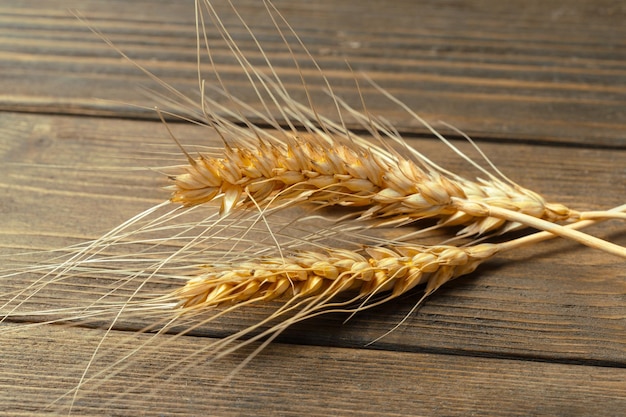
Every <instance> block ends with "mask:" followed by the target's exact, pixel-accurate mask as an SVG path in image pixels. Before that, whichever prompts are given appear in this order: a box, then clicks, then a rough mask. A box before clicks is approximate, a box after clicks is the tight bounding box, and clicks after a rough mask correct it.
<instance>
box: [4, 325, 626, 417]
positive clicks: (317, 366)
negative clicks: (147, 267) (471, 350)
mask: <svg viewBox="0 0 626 417" xmlns="http://www.w3.org/2000/svg"><path fill="white" fill-rule="evenodd" d="M101 337H102V332H101V331H97V330H89V329H77V328H74V329H66V328H62V327H59V326H43V327H38V328H33V329H31V330H30V331H29V332H28V334H27V335H24V334H22V333H20V332H17V333H9V334H8V336H3V343H2V344H0V354H1V355H2V358H3V367H4V368H5V369H11V372H3V373H2V374H1V375H0V387H1V388H2V389H0V410H2V411H0V414H1V415H7V416H8V415H11V416H40V415H41V416H43V415H50V414H49V413H50V412H54V411H60V412H63V411H67V403H68V400H67V399H66V398H65V399H63V398H62V399H60V400H58V399H59V397H61V396H62V395H64V394H66V393H67V392H69V391H70V390H71V389H72V388H73V387H74V386H75V384H76V383H77V379H78V376H79V375H80V372H79V373H76V372H72V373H68V371H69V370H72V371H75V370H76V368H77V367H79V369H80V367H82V366H84V364H85V363H86V362H87V361H88V360H89V359H90V357H91V354H92V350H91V349H90V348H89V346H88V345H86V344H83V343H79V341H80V340H93V339H96V340H98V339H99V338H101ZM107 337H108V339H109V340H112V341H117V340H118V339H125V338H126V337H127V334H124V333H123V332H122V333H121V334H120V333H119V332H113V333H111V334H109V335H108V336H107ZM145 338H146V336H145V335H144V336H143V337H139V336H138V337H136V338H135V343H141V341H142V340H144V339H145ZM210 341H211V339H207V338H193V337H186V338H184V340H179V341H178V342H175V343H172V344H171V345H169V347H168V351H167V354H163V355H159V357H154V358H150V359H148V360H145V361H142V362H141V366H138V367H132V368H129V369H126V370H124V371H123V372H122V373H121V374H119V375H114V376H109V378H107V380H106V381H102V379H100V378H98V382H100V383H102V382H103V383H102V384H100V385H99V386H98V387H97V389H95V390H93V386H91V385H90V384H89V383H87V384H85V385H84V387H83V388H84V390H83V392H81V393H80V396H79V399H78V401H76V402H75V405H74V407H73V412H74V414H73V415H81V416H96V415H107V416H128V415H167V416H177V415H180V416H183V415H212V416H235V415H259V416H275V415H281V416H299V415H304V414H306V415H311V416H327V415H329V414H330V415H341V416H379V415H385V416H427V415H446V416H467V415H472V414H475V415H481V416H503V415H506V416H528V415H532V416H583V415H593V416H615V415H620V413H621V412H622V411H623V409H624V407H626V395H625V393H626V382H625V381H624V377H623V376H624V370H623V369H618V368H606V367H594V366H575V365H562V364H552V363H541V362H528V361H517V360H503V359H486V358H468V357H464V356H456V355H437V354H428V353H398V352H386V351H377V350H366V349H360V350H357V349H341V348H328V347H311V346H299V345H282V344H274V345H273V346H272V347H271V348H270V349H268V350H266V351H265V352H264V353H262V354H261V355H260V356H258V357H257V358H256V359H255V360H253V361H252V362H251V363H250V364H249V365H248V366H247V367H246V368H244V369H243V370H242V371H241V372H240V373H239V374H237V375H235V376H234V378H233V379H232V380H231V381H230V382H229V383H228V384H226V385H225V386H222V387H221V388H220V389H214V388H213V387H215V384H216V382H217V381H219V378H220V377H223V376H224V375H227V374H228V373H229V372H231V371H232V369H233V367H234V366H236V365H237V363H239V361H241V360H242V359H243V355H241V354H238V355H235V357H231V358H229V359H227V360H225V361H220V362H217V363H214V364H212V365H211V366H210V367H209V369H207V366H204V365H203V364H202V360H201V359H200V358H198V359H197V361H196V363H195V364H194V363H193V362H192V363H191V364H189V363H187V362H184V363H183V364H177V366H178V368H174V370H172V371H170V372H168V373H167V374H166V375H161V374H160V371H161V370H163V369H164V368H165V367H166V366H168V365H171V364H172V363H176V362H177V361H179V360H180V359H181V358H185V357H187V356H188V355H192V354H194V353H197V352H198V351H200V350H202V349H203V348H204V347H205V346H206V344H207V343H209V342H210ZM105 359H106V358H105ZM183 365H191V366H187V367H186V368H184V374H182V375H172V373H174V372H175V371H177V370H180V367H182V366H183ZM51 370H54V372H51ZM88 376H89V375H88ZM170 377H173V379H172V380H170V381H169V382H168V383H164V381H163V379H165V378H170ZM129 390H130V392H129ZM124 393H126V395H122V394H124ZM55 400H58V401H57V402H56V403H55V404H51V403H52V402H53V401H55ZM46 406H48V408H47V409H45V408H44V407H46Z"/></svg>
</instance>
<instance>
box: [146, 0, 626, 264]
mask: <svg viewBox="0 0 626 417" xmlns="http://www.w3.org/2000/svg"><path fill="white" fill-rule="evenodd" d="M231 6H232V5H231ZM266 9H267V11H268V15H269V16H270V17H271V19H272V21H273V22H274V25H275V27H276V30H277V31H278V33H279V35H280V36H281V38H282V39H283V41H284V43H285V46H286V48H287V50H288V52H289V54H290V56H292V57H293V62H294V66H295V67H296V69H297V71H298V73H299V74H300V78H301V83H302V89H303V90H304V92H305V95H306V99H307V102H306V104H303V103H301V102H298V101H297V100H295V99H294V98H293V97H292V96H291V95H290V94H289V92H288V90H287V88H286V87H285V85H284V84H283V83H282V82H281V80H280V77H279V76H278V74H277V72H276V71H275V69H274V67H273V65H272V62H271V61H270V59H269V58H268V56H267V54H266V53H265V51H264V50H263V47H262V46H261V44H260V43H259V41H258V40H257V38H256V37H255V35H254V33H253V32H252V30H251V29H250V28H249V27H248V26H247V24H246V23H245V21H244V20H243V19H242V18H241V16H239V15H238V14H237V16H238V17H239V20H240V22H241V24H242V26H243V28H244V30H245V31H247V33H248V34H249V36H250V39H252V40H253V42H254V44H255V45H256V48H257V50H258V51H259V53H260V54H261V56H262V58H263V60H264V63H265V67H264V68H265V70H266V71H263V70H262V69H260V68H258V67H256V66H255V65H253V64H252V63H251V62H250V61H249V60H248V59H247V58H246V56H245V55H244V54H243V52H242V51H241V50H240V49H239V47H238V46H237V44H236V42H235V41H234V40H233V38H232V37H231V35H230V33H229V31H228V28H226V27H225V26H224V24H223V23H222V21H221V20H220V19H219V16H217V14H216V13H215V10H214V9H213V8H212V6H211V4H210V3H208V2H199V3H197V4H196V11H197V21H198V37H197V42H198V51H200V50H201V49H204V50H205V51H206V54H207V57H208V60H209V63H210V66H211V68H212V70H213V71H214V72H215V73H216V74H217V75H216V76H217V79H218V83H219V86H216V87H214V88H213V89H212V90H211V91H212V92H215V93H217V94H218V95H221V96H222V97H223V98H225V99H226V100H227V102H228V103H230V104H231V105H232V109H227V108H226V107H225V106H224V105H222V104H220V103H219V102H218V101H217V100H214V99H211V98H209V97H208V96H207V94H206V93H205V88H206V86H205V83H204V82H203V81H202V79H201V76H200V75H199V77H198V81H199V85H200V87H201V100H200V102H199V103H195V104H192V103H190V102H189V100H188V99H186V98H185V100H183V101H182V102H180V103H179V104H178V109H179V110H184V109H185V108H187V113H188V114H191V115H195V117H203V118H204V123H206V125H208V126H210V127H211V128H212V129H214V130H215V131H216V132H218V134H219V136H220V137H221V138H222V140H223V141H224V143H225V149H224V151H223V154H222V155H221V156H211V155H206V154H204V153H199V154H198V156H197V157H196V158H189V155H187V156H188V160H189V164H187V165H185V166H181V167H180V169H179V171H178V172H177V173H176V172H175V173H173V174H171V175H170V178H171V180H172V185H171V186H170V187H168V189H169V190H170V191H171V192H172V196H171V201H172V202H174V203H179V204H182V205H183V206H187V207H191V206H196V205H202V204H205V203H207V202H213V201H217V202H219V203H220V213H221V214H223V215H228V214H229V213H231V212H232V211H234V210H237V209H239V208H251V207H252V208H256V207H261V208H262V209H263V210H265V209H266V208H267V207H272V208H274V209H280V208H285V207H289V206H293V205H295V204H300V203H303V202H308V203H315V204H317V205H319V206H323V207H328V206H336V205H340V206H346V207H350V208H353V209H354V212H353V214H352V216H353V217H355V218H357V219H360V220H365V219H367V220H369V219H375V220H376V221H377V222H378V224H380V225H384V226H389V225H401V224H406V223H409V222H412V221H415V220H420V219H425V218H437V219H439V225H440V226H441V227H455V226H464V228H463V229H461V230H460V231H459V232H458V233H459V235H461V236H464V237H471V236H477V235H485V234H494V233H505V232H508V231H511V230H514V229H517V228H521V227H534V228H539V229H541V230H550V231H551V232H552V233H555V234H558V235H560V236H562V237H565V238H568V239H573V240H576V241H578V242H580V243H583V244H585V245H588V246H592V247H595V248H598V249H601V250H605V251H607V252H609V253H612V254H615V255H617V256H621V257H626V250H625V249H624V248H622V247H620V246H617V245H614V244H612V243H610V242H605V241H602V240H599V239H597V238H595V237H593V236H589V235H587V234H584V233H581V232H577V231H573V230H568V229H564V228H563V227H562V226H560V225H559V224H558V223H562V222H571V221H579V220H582V219H593V218H596V219H601V218H602V219H606V218H620V219H624V217H625V216H624V215H623V214H621V213H620V214H617V213H607V212H606V211H601V212H579V211H576V210H573V209H569V208H567V207H565V206H563V205H562V204H558V203H550V202H548V201H546V199H545V198H544V197H542V196H541V195H539V194H537V193H535V192H533V191H531V190H528V189H525V188H523V187H521V186H519V185H518V184H516V183H514V182H512V181H511V180H509V179H508V178H506V177H504V176H503V175H501V173H500V172H499V171H498V170H497V169H495V167H493V164H491V166H492V167H493V168H494V170H495V173H496V175H494V174H492V173H490V172H488V171H487V170H486V169H484V168H482V167H481V166H480V165H478V164H477V163H476V162H474V161H472V160H471V159H469V158H468V157H466V156H465V155H463V153H462V152H461V151H460V150H459V149H458V148H456V147H455V146H453V145H452V144H451V143H450V142H449V141H448V140H447V139H446V138H445V137H443V136H442V135H440V134H439V133H438V132H437V131H436V130H435V129H434V128H433V127H432V126H431V125H430V124H429V123H428V122H427V121H425V120H424V119H422V118H421V117H420V116H419V115H418V114H416V113H415V112H414V111H412V110H411V109H409V108H408V107H407V106H406V105H405V104H404V103H401V102H400V101H399V100H398V99H397V98H395V97H393V96H392V95H391V94H389V93H388V92H386V91H385V90H384V89H382V88H381V87H380V86H378V85H377V84H376V83H375V82H373V81H372V80H368V81H369V82H370V84H371V85H373V86H374V87H375V88H376V89H377V90H378V91H379V92H380V93H381V95H382V96H383V97H386V98H388V99H389V100H391V101H392V102H393V103H394V104H395V105H398V106H400V107H401V108H402V109H404V110H406V111H407V112H408V114H409V115H410V116H411V117H413V118H415V119H416V120H418V121H419V122H420V123H422V124H423V125H424V126H425V127H426V128H427V129H428V130H430V131H431V132H432V133H433V135H435V136H436V137H437V138H439V139H440V140H441V141H442V142H443V143H444V145H445V146H446V147H447V148H448V149H449V150H452V151H453V152H455V153H457V154H459V155H461V156H462V157H463V158H464V159H465V160H466V161H468V162H469V163H470V164H471V165H472V166H473V167H474V168H477V169H479V170H480V172H481V173H482V174H484V176H485V179H480V178H478V179H476V180H468V179H466V178H464V177H462V176H460V175H457V174H455V173H453V172H451V171H449V170H447V169H445V168H443V167H441V166H439V165H437V164H435V163H434V162H433V161H431V160H430V159H429V158H427V157H426V156H425V155H423V154H422V153H421V152H419V151H417V150H415V149H413V148H411V147H409V146H408V145H407V144H406V143H405V142H404V140H403V139H402V137H401V135H400V133H399V132H397V131H396V130H395V129H393V127H392V126H389V125H388V124H387V123H385V122H384V121H382V120H381V119H379V118H376V117H374V116H372V115H371V114H370V113H369V112H368V110H367V108H366V106H365V103H363V111H357V110H355V109H354V108H352V107H350V106H349V105H348V104H347V103H345V102H344V101H343V100H341V99H340V98H339V97H337V96H336V95H335V94H334V93H333V91H332V88H331V85H330V83H329V81H328V80H327V79H326V77H325V76H324V74H323V72H322V70H321V69H320V67H319V65H318V64H317V63H316V62H315V60H314V58H313V57H312V56H311V54H310V53H309V51H308V50H307V49H306V46H304V44H303V43H302V41H301V40H300V39H299V37H298V36H297V34H296V33H295V32H294V31H293V29H292V28H291V27H290V26H289V25H288V23H287V22H286V21H285V20H284V19H283V18H282V16H281V15H280V13H278V12H277V10H276V9H275V8H274V7H273V5H271V3H266ZM233 10H234V7H233ZM234 12H235V13H236V10H234ZM205 14H206V16H207V17H205ZM205 20H211V21H212V23H213V25H214V26H215V27H216V28H217V30H218V32H219V35H220V36H221V38H222V40H223V42H224V43H225V44H226V45H227V47H228V49H229V50H230V51H231V53H232V55H233V57H234V58H235V59H236V61H237V62H238V63H239V65H240V66H241V69H242V71H243V72H244V74H245V77H246V79H247V80H248V82H249V85H250V87H251V89H252V90H253V91H254V92H255V95H256V97H257V99H258V102H259V103H258V104H259V105H258V106H253V105H251V104H249V103H245V102H243V101H241V100H239V99H237V98H236V97H234V96H233V95H232V94H231V93H230V92H229V89H228V87H227V85H226V84H225V82H224V81H223V80H222V78H221V77H220V76H219V72H218V71H217V68H216V66H215V63H214V61H213V58H212V55H211V48H210V45H209V42H208V36H207V34H206V31H205V23H206V22H205ZM279 22H280V23H282V24H284V25H286V27H287V33H288V34H289V35H290V36H291V37H293V38H294V39H296V43H297V45H298V46H299V47H300V48H301V49H302V50H303V51H304V52H305V54H306V56H308V58H309V60H310V61H311V63H312V64H313V66H314V68H316V71H317V72H318V73H319V74H320V77H322V79H323V82H324V84H325V85H326V88H327V91H328V94H329V96H330V97H331V99H332V101H333V103H335V106H336V108H337V115H338V118H339V120H340V121H341V122H340V123H336V122H333V121H332V120H331V118H330V117H325V116H324V115H322V114H320V112H319V111H317V110H316V108H315V106H314V103H313V100H312V99H311V97H312V95H311V94H310V92H309V87H308V85H307V82H306V80H305V77H304V75H303V72H302V70H301V67H300V64H299V63H298V61H297V60H296V59H295V54H294V50H293V48H292V46H291V45H290V44H289V42H288V41H287V39H286V35H285V32H284V31H283V30H282V29H281V27H280V26H281V25H280V24H279ZM198 68H200V59H199V61H198ZM144 71H145V70H144ZM268 73H269V75H268ZM199 74H200V71H199ZM357 88H358V84H357ZM170 91H171V90H170ZM179 98H180V97H179V95H175V98H174V99H173V100H171V101H170V103H172V102H173V103H174V106H173V107H176V103H177V101H180V100H178V99H179ZM363 101H364V100H363ZM258 108H260V109H261V110H258ZM233 109H234V110H233ZM342 111H343V112H347V113H348V114H349V115H350V116H351V117H352V118H353V119H354V120H356V121H357V122H359V123H360V124H361V126H362V127H364V128H365V129H366V130H367V131H369V133H370V134H371V135H372V137H373V138H374V139H373V140H371V139H367V138H365V137H362V136H360V135H358V134H357V133H356V132H354V131H351V130H350V129H348V128H347V127H346V125H345V124H344V123H343V116H342V114H343V113H342ZM275 113H276V114H278V115H280V119H277V118H275V116H274V114H275ZM244 114H247V115H252V117H253V118H255V119H257V120H260V121H261V122H262V123H263V124H266V125H269V126H271V127H273V128H274V129H275V133H272V132H268V131H267V129H262V128H261V127H260V126H258V125H257V124H255V123H254V122H252V121H251V120H250V119H249V118H248V117H246V116H244ZM224 115H225V116H224ZM190 117H192V116H190ZM233 121H234V122H233ZM282 126H287V128H286V129H285V128H283V127H282ZM298 126H299V127H300V128H302V129H304V132H299V131H298V129H297V127H298ZM468 140H469V138H468ZM470 141H471V140H470ZM401 150H404V151H406V153H407V156H403V155H402V154H401V153H400V151H401ZM185 153H186V152H185Z"/></svg>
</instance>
